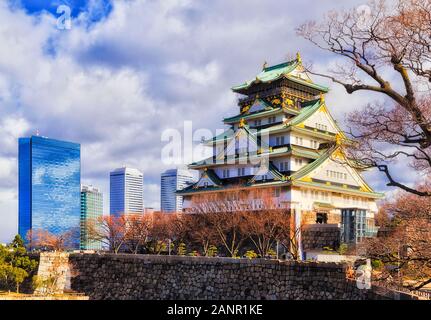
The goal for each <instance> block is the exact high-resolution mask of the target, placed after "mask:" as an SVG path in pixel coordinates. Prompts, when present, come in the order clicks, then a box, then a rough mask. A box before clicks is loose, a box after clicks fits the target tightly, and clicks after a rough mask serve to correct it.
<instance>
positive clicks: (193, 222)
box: [184, 212, 220, 256]
mask: <svg viewBox="0 0 431 320" xmlns="http://www.w3.org/2000/svg"><path fill="white" fill-rule="evenodd" d="M208 214H211V213H206V212H205V213H200V214H196V213H195V214H188V215H185V216H184V218H185V219H186V221H187V222H186V223H185V227H186V232H187V235H188V237H189V239H190V241H191V242H192V243H193V242H194V243H197V244H198V245H199V246H200V247H201V248H202V254H203V255H204V256H208V254H209V250H210V247H211V246H212V245H215V246H217V245H218V244H219V242H220V241H219V237H218V234H217V233H216V232H215V230H214V228H213V227H212V224H211V223H210V221H211V219H210V218H209V217H208Z"/></svg>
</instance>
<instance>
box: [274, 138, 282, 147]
mask: <svg viewBox="0 0 431 320" xmlns="http://www.w3.org/2000/svg"><path fill="white" fill-rule="evenodd" d="M275 144H276V145H277V146H280V145H283V144H284V136H281V137H276V138H275Z"/></svg>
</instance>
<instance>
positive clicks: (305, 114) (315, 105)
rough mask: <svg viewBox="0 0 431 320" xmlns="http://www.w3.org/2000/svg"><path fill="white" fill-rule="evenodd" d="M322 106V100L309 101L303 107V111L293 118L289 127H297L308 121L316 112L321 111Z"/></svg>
mask: <svg viewBox="0 0 431 320" xmlns="http://www.w3.org/2000/svg"><path fill="white" fill-rule="evenodd" d="M321 106H322V101H321V100H320V99H317V100H312V101H307V102H305V103H303V104H302V105H301V111H300V113H299V114H298V115H297V116H296V117H293V118H292V120H290V121H289V122H288V123H287V125H289V126H296V125H298V124H300V123H301V122H303V121H305V120H307V119H308V118H309V117H310V116H311V115H312V114H313V113H314V112H316V111H317V110H319V108H320V107H321Z"/></svg>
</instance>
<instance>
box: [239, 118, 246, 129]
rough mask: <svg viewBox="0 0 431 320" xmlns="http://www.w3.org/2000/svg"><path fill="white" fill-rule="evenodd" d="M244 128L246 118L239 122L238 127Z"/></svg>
mask: <svg viewBox="0 0 431 320" xmlns="http://www.w3.org/2000/svg"><path fill="white" fill-rule="evenodd" d="M244 126H245V120H244V118H241V120H239V124H238V127H240V128H244Z"/></svg>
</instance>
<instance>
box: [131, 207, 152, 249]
mask: <svg viewBox="0 0 431 320" xmlns="http://www.w3.org/2000/svg"><path fill="white" fill-rule="evenodd" d="M125 219H126V228H125V229H126V230H125V231H126V232H125V243H126V246H127V247H128V248H129V249H130V251H131V252H132V253H134V254H137V253H139V250H140V249H141V248H142V247H143V246H144V245H145V244H146V242H147V241H148V239H149V235H150V231H151V224H152V215H151V214H127V215H126V216H125Z"/></svg>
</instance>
